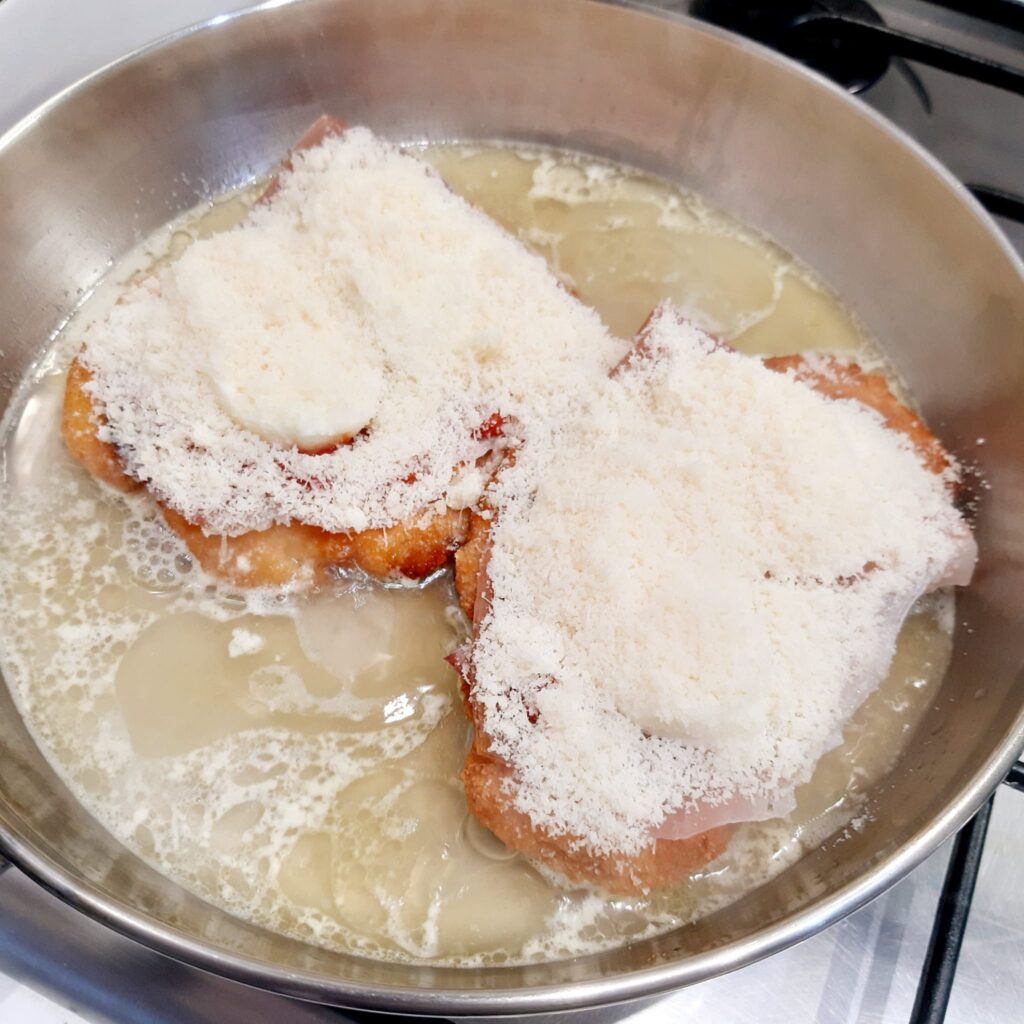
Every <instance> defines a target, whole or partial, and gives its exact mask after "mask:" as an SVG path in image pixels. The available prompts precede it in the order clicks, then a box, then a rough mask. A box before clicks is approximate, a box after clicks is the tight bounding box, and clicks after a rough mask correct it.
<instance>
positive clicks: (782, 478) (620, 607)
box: [473, 313, 973, 853]
mask: <svg viewBox="0 0 1024 1024" xmlns="http://www.w3.org/2000/svg"><path fill="white" fill-rule="evenodd" d="M648 345H649V346H650V349H651V355H650V356H648V357H645V358H641V359H638V360H635V361H634V362H633V363H632V364H631V365H630V367H629V368H628V369H627V370H626V371H625V372H623V373H620V374H618V375H617V376H616V377H614V378H612V379H609V380H607V381H606V382H604V383H603V385H601V386H600V387H599V388H598V389H597V391H596V392H595V395H594V398H593V401H592V403H591V405H590V407H589V409H588V410H587V411H586V412H585V413H584V414H582V415H580V416H579V417H577V418H576V419H575V420H574V421H573V422H572V423H571V424H568V425H567V426H565V427H564V428H563V429H562V430H561V431H560V432H556V433H555V434H553V435H552V438H551V442H550V443H549V444H547V445H543V444H534V443H530V444H527V445H526V446H524V447H523V448H522V449H521V450H520V451H519V452H518V453H517V459H516V462H515V464H514V465H513V466H512V467H511V468H510V469H509V470H507V471H506V472H505V473H504V474H503V475H502V478H501V480H500V481H499V483H498V484H497V486H496V488H495V494H494V496H493V501H494V503H495V505H496V506H497V507H498V508H499V510H500V514H499V517H498V519H497V520H496V525H495V526H494V528H493V531H492V534H491V540H492V547H491V551H490V556H489V563H488V573H489V576H490V580H491V584H492V586H493V598H492V605H491V609H490V612H489V614H488V616H487V617H486V618H485V619H484V621H483V624H482V626H481V628H480V631H479V635H478V637H477V639H476V642H475V645H474V651H473V666H474V677H475V689H474V698H475V699H476V700H477V701H479V702H480V704H481V706H482V708H483V709H484V723H485V727H486V729H487V731H488V733H489V734H490V736H491V739H492V744H491V749H492V750H493V752H494V753H496V754H497V755H499V756H500V757H502V758H504V759H505V760H506V761H507V762H508V763H509V764H511V765H512V767H513V769H514V771H515V775H516V782H515V803H516V806H517V807H518V808H519V810H521V811H523V812H524V813H526V814H527V815H529V817H530V818H531V820H532V821H533V822H534V823H536V824H538V825H540V826H542V827H544V828H546V829H547V830H548V831H549V832H551V833H552V834H555V835H561V834H572V835H575V836H577V837H580V840H581V841H582V842H583V843H584V844H585V845H586V846H587V847H588V848H590V849H591V850H592V851H595V852H597V853H608V852H612V851H623V852H635V851H637V850H638V849H640V848H641V847H642V846H644V845H646V844H647V843H649V842H650V839H651V836H652V835H655V834H661V835H666V836H671V837H673V838H684V837H685V836H686V835H689V834H694V833H696V832H699V831H703V830H704V829H706V828H708V827H710V826H711V825H714V824H718V823H724V822H726V821H731V820H741V819H743V818H756V817H760V818H764V817H772V816H774V815H775V814H778V813H781V812H783V811H785V810H786V809H788V807H789V806H791V802H792V791H793V787H794V786H795V785H796V784H798V783H800V782H802V781H804V780H806V779H807V778H808V777H809V775H810V773H811V770H812V768H813V766H814V764H815V762H816V761H817V760H818V759H819V757H820V756H821V755H822V754H823V753H824V752H825V751H826V750H827V749H829V748H830V747H832V746H834V745H835V744H836V743H837V742H838V740H839V738H840V732H841V729H842V726H843V724H844V721H845V719H846V718H847V717H848V715H849V714H850V713H851V712H852V711H853V709H854V708H855V707H856V706H857V705H859V704H860V703H861V702H862V700H863V699H864V697H865V696H866V695H867V694H868V693H869V692H870V691H871V690H872V689H873V688H874V687H875V686H877V684H878V683H879V682H880V681H881V679H882V678H883V677H884V675H885V673H886V671H887V669H888V666H889V662H890V660H891V658H892V653H893V650H894V645H895V641H896V636H897V634H898V631H899V628H900V625H901V624H902V621H903V619H904V617H905V615H906V613H907V611H908V610H909V608H910V606H911V604H912V603H913V602H914V601H915V600H916V599H917V598H918V597H919V596H920V595H921V594H922V593H923V592H924V591H925V590H927V589H928V588H929V587H931V586H932V585H933V584H934V583H936V582H937V581H939V580H942V579H943V578H944V577H946V576H947V574H948V573H949V572H950V570H951V569H954V568H955V567H957V566H959V565H960V564H961V563H962V562H963V556H964V551H965V548H967V549H969V553H970V554H971V558H970V561H971V564H973V549H972V548H971V544H972V542H971V539H970V533H969V531H968V529H967V527H966V525H965V523H964V522H963V520H962V519H961V518H960V516H959V514H958V513H957V511H956V510H955V508H954V507H953V505H952V503H951V501H950V498H949V494H948V491H947V486H946V484H947V482H946V480H944V479H943V478H941V477H939V476H936V475H934V474H933V473H931V472H929V471H928V470H927V469H926V468H925V467H924V466H923V465H922V464H921V462H920V460H919V458H918V456H917V454H916V453H915V452H914V450H913V449H912V447H911V446H910V444H909V442H907V441H906V440H905V439H904V438H903V436H902V435H898V434H896V433H893V432H891V431H889V430H887V429H885V427H884V426H883V424H882V421H881V418H880V417H879V416H878V415H877V414H875V413H874V412H873V411H871V410H868V409H867V408H865V407H864V406H861V405H860V404H858V403H855V402H845V401H838V402H837V401H830V400H827V399H825V398H824V397H822V396H821V395H819V394H818V393H817V392H815V391H813V390H811V389H810V388H809V387H807V386H806V385H805V384H802V383H800V382H798V381H796V380H794V379H792V378H790V377H787V376H785V375H780V374H776V373H772V372H771V371H769V370H768V369H766V368H765V367H764V366H763V365H762V364H761V363H760V362H759V361H757V360H753V359H750V358H749V357H745V356H741V355H739V354H737V353H734V352H732V351H730V350H726V349H718V348H716V346H715V343H714V342H713V341H712V339H710V338H709V337H708V336H707V335H705V334H703V333H702V332H700V331H699V330H698V329H697V328H695V327H693V326H690V325H685V324H681V323H679V322H678V321H677V318H676V317H675V316H674V315H665V314H664V313H663V314H662V315H661V316H659V317H658V318H657V319H656V321H655V324H654V328H653V331H652V333H651V335H650V337H649V339H648ZM869 565H870V566H873V568H870V569H869V570H868V569H866V567H867V566H869ZM531 718H532V719H535V721H531Z"/></svg>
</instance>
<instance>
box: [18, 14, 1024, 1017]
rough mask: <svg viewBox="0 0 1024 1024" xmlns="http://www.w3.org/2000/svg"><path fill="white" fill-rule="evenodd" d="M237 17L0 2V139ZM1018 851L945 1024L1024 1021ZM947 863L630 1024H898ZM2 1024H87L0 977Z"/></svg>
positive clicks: (972, 933) (992, 858)
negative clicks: (216, 20) (120, 67)
mask: <svg viewBox="0 0 1024 1024" xmlns="http://www.w3.org/2000/svg"><path fill="white" fill-rule="evenodd" d="M509 2H511V0H509ZM663 2H664V0H663ZM244 6H248V4H246V3H245V2H244V0H0V133H2V132H3V131H4V130H6V129H7V128H8V127H10V126H11V125H12V124H14V123H15V122H16V121H17V120H19V119H20V118H21V117H23V116H25V115H26V114H28V113H30V112H31V111H32V110H33V109H34V108H35V107H36V106H38V105H39V104H40V103H42V102H43V101H45V100H46V99H48V98H49V97H50V96H52V95H53V94H54V93H56V92H58V91H59V90H61V89H63V88H65V87H66V86H67V85H69V84H70V83H71V82H73V81H75V80H77V79H78V78H79V77H81V76H82V75H84V74H87V73H89V72H91V71H93V70H95V69H96V68H99V67H101V66H102V65H104V64H106V63H108V62H109V61H111V60H113V59H115V58H117V57H119V56H121V55H122V54H124V53H127V52H128V51H130V50H132V49H135V48H136V47H138V46H141V45H143V44H145V43H148V42H150V41H152V40H154V39H157V38H159V37H160V36H162V35H165V34H167V33H169V32H172V31H174V30H176V29H179V28H182V27H185V26H187V25H190V24H194V23H196V22H199V21H203V20H206V19H208V18H211V17H214V16H216V15H218V14H223V13H226V12H228V11H231V10H236V9H239V8H241V7H244ZM1008 130H1009V126H1008ZM1021 849H1024V795H1021V794H1016V793H1010V792H1003V793H1001V794H1000V796H999V797H998V799H997V803H996V811H995V814H994V816H993V821H992V826H991V830H990V834H989V841H988V845H987V848H986V856H985V859H984V861H983V864H982V872H981V878H980V881H979V886H978V892H977V895H976V898H975V903H974V908H973V911H972V915H971V919H970V925H969V927H968V931H967V938H966V942H965V946H964V952H963V956H962V958H961V963H960V967H959V970H958V974H957V982H956V986H955V988H954V992H953V998H952V1001H951V1003H950V1009H949V1014H948V1017H947V1021H948V1024H974V1022H1004V1021H1005V1022H1007V1024H1009V1022H1010V1021H1014V1020H1020V1019H1022V1013H1024V1011H1022V1009H1021V1007H1022V1006H1024V885H1021V880H1020V876H1019V874H1018V873H1017V871H1016V869H1017V868H1018V866H1019V864H1018V853H1019V851H1020V850H1021ZM947 855H948V850H947V849H945V848H944V849H943V850H941V851H940V852H938V853H936V854H935V855H934V856H933V857H932V858H931V859H930V860H929V861H927V862H926V863H925V864H924V865H923V866H922V867H921V868H919V869H918V870H917V871H915V872H914V873H913V874H912V875H910V877H908V878H907V879H905V880H904V881H903V882H901V883H900V884H899V885H897V886H896V887H895V888H894V889H892V890H890V892H889V893H887V894H886V895H885V896H883V897H882V898H880V899H879V900H877V901H876V902H875V903H873V904H872V905H870V906H868V907H866V908H864V909H863V910H861V911H859V912H858V913H856V914H854V915H852V916H851V917H849V918H847V919H846V920H845V921H842V922H841V923H839V924H838V925H835V926H834V927H832V928H831V929H829V930H828V931H826V932H824V933H822V934H821V935H819V936H817V937H815V938H813V939H811V940H809V941H807V942H805V943H803V944H801V945H800V946H798V947H795V948H793V949H791V950H788V951H786V952H784V953H781V954H778V955H777V956H774V957H772V958H771V959H770V960H767V961H763V962H762V963H760V964H755V965H754V966H752V967H749V968H747V969H745V970H743V971H740V972H738V973H736V974H733V975H730V976H728V977H726V978H720V979H716V980H715V981H712V982H708V983H706V984H704V985H700V986H697V987H695V988H692V989H688V990H686V991H684V992H680V993H677V994H676V995H674V996H671V997H669V998H667V999H665V1000H663V1001H661V1002H659V1003H657V1004H655V1005H653V1006H651V1007H648V1008H647V1009H644V1010H641V1011H639V1012H638V1013H637V1015H636V1016H635V1017H632V1018H630V1021H629V1024H668V1022H676V1021H681V1020H688V1019H693V1020H701V1019H708V1020H713V1021H714V1022H715V1024H751V1022H753V1024H902V1022H904V1021H906V1020H907V1019H908V1016H909V1013H910V1009H911V1006H912V1004H913V999H914V993H915V991H916V985H917V976H918V973H919V971H920V967H921V961H922V958H923V955H924V950H925V947H926V944H927V940H928V936H929V933H930V930H931V926H932V921H933V918H934V913H935V901H936V898H937V896H938V893H939V889H940V887H941V884H942V878H943V874H944V870H945V863H946V858H947ZM54 967H55V969H57V970H59V965H57V964H55V965H54ZM0 1022H2V1024H85V1021H84V1019H83V1018H82V1017H80V1016H78V1015H77V1014H75V1013H73V1012H71V1011H70V1010H67V1009H64V1008H62V1007H61V1006H59V1005H57V1004H55V1003H53V1002H50V1001H48V1000H46V999H44V998H43V997H41V996H39V995H37V994H35V993H34V992H32V991H31V990H29V989H28V988H25V987H24V986H22V985H19V984H17V983H16V982H15V981H13V980H12V979H10V978H7V977H5V976H4V975H2V974H0Z"/></svg>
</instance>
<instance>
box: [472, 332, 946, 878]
mask: <svg viewBox="0 0 1024 1024" xmlns="http://www.w3.org/2000/svg"><path fill="white" fill-rule="evenodd" d="M647 326H648V325H647V324H645V325H644V328H642V329H641V331H640V333H639V334H638V336H637V343H636V345H635V347H634V349H633V351H632V352H631V353H630V355H629V356H627V358H626V360H624V361H623V364H621V365H620V367H618V368H616V371H613V372H619V371H621V369H622V368H623V367H624V366H625V365H628V363H629V362H630V361H632V360H633V359H636V358H638V357H639V358H644V357H646V356H647V354H648V349H647V345H646V334H645V328H646V327H647ZM765 366H766V367H768V369H770V370H773V371H775V372H776V373H789V372H792V373H793V375H794V376H795V377H796V379H797V380H801V381H803V382H804V383H806V384H807V385H808V386H809V387H813V388H814V389H815V390H817V391H819V392H820V393H821V394H823V395H825V396H826V397H828V398H833V399H850V400H853V401H858V402H861V403H862V404H863V405H866V406H868V407H869V408H871V409H874V410H875V411H876V412H878V413H879V414H880V415H881V416H882V417H883V418H884V420H885V423H886V425H887V426H888V427H889V429H891V430H895V431H897V432H899V433H901V434H905V435H906V436H907V437H908V438H909V439H910V441H911V442H912V443H913V445H914V447H915V448H916V449H917V451H918V453H919V455H920V456H921V460H922V462H923V463H924V464H925V465H926V466H927V467H928V468H929V469H930V470H932V471H933V472H935V473H941V472H943V471H944V470H945V469H946V468H947V466H948V465H949V464H950V459H949V456H948V454H947V453H946V451H945V449H944V448H943V447H942V444H941V442H940V441H939V440H938V439H937V438H936V437H935V435H934V434H932V433H931V431H929V430H928V428H927V427H926V426H925V425H924V423H923V422H922V421H921V419H920V418H919V417H918V416H916V415H915V414H914V413H913V412H912V411H911V410H910V409H908V408H907V407H906V406H905V405H904V404H903V403H902V402H900V401H899V399H897V398H896V396H895V395H893V393H892V391H890V389H889V386H888V384H887V383H886V381H885V378H884V377H882V376H881V375H880V374H872V373H865V372H864V371H863V370H862V369H861V368H860V367H859V366H856V365H855V364H849V363H844V362H842V361H841V360H839V359H834V358H831V357H822V356H816V357H815V359H814V360H813V361H808V360H806V359H804V358H803V357H802V356H778V357H775V358H772V359H766V360H765ZM492 522H493V519H488V518H484V517H482V516H479V515H477V514H475V513H474V514H473V515H472V518H471V520H470V524H469V530H468V535H467V541H466V543H465V544H464V545H463V546H462V547H461V548H460V549H459V550H458V551H457V552H456V554H455V587H456V591H457V592H458V596H459V604H460V606H461V608H462V610H463V611H464V612H465V613H466V615H467V616H468V617H469V618H470V620H471V621H472V622H473V623H474V625H479V622H480V620H481V619H482V618H483V616H484V615H485V614H486V610H487V607H488V594H487V587H488V580H487V572H486V569H487V552H488V549H489V543H490V541H489V535H490V530H491V525H492ZM468 660H469V661H471V657H470V658H469V659H468ZM462 675H463V685H462V696H463V703H464V705H465V708H466V712H467V714H468V715H469V717H470V718H471V719H472V720H473V724H474V738H473V745H472V747H471V748H470V751H469V753H468V755H467V756H466V761H465V763H464V765H463V768H462V782H463V785H464V786H465V790H466V801H467V803H468V805H469V809H470V811H471V813H472V814H473V815H474V816H475V817H476V818H477V819H478V820H479V821H480V822H481V823H482V824H483V825H485V826H486V827H487V828H489V829H490V830H491V831H492V832H493V833H494V834H495V835H496V836H497V837H498V838H499V839H500V840H501V841H502V842H503V843H505V845H506V846H508V847H510V848H512V849H515V850H519V851H520V852H521V853H523V854H524V855H525V856H526V857H528V858H530V859H531V860H533V861H536V862H537V863H539V864H542V865H544V866H545V867H548V868H550V869H552V870H554V871H556V872H557V873H558V874H560V875H562V876H564V877H565V878H567V879H569V881H571V882H582V883H591V884H594V885H597V886H600V887H601V888H602V889H604V890H606V891H607V892H610V893H616V894H623V895H634V894H637V893H642V892H646V891H648V890H650V889H656V888H661V887H663V886H667V885H671V884H673V883H674V882H677V881H679V880H680V879H681V878H683V877H684V876H686V875H688V874H690V873H691V872H693V871H695V870H696V869H698V868H700V867H701V866H702V865H704V864H706V863H708V862H710V861H712V860H714V859H715V858H716V857H718V856H720V855H721V854H722V853H723V852H724V850H725V848H726V846H727V845H728V842H729V836H730V834H731V832H732V829H733V826H728V825H727V826H722V827H719V828H714V829H711V830H710V831H708V832H703V833H701V834H699V835H696V836H692V837H690V838H688V839H657V840H654V841H653V842H652V843H651V844H650V845H648V846H646V847H644V849H642V850H641V851H640V852H639V853H636V854H633V855H624V854H614V855H605V856H598V855H595V854H593V853H591V852H590V851H588V850H587V849H586V847H585V845H584V844H583V843H581V842H580V839H579V837H577V836H572V835H559V836H555V835H552V834H551V833H549V832H548V831H546V830H545V829H543V828H541V827H539V826H537V825H535V824H534V823H533V822H532V821H531V820H530V818H529V817H528V816H527V815H525V814H523V813H522V812H521V811H519V810H518V809H517V808H516V807H515V774H514V771H513V769H512V768H511V767H510V766H509V765H508V764H507V763H506V762H505V761H504V760H502V759H501V758H500V757H498V756H497V755H495V754H493V753H492V752H491V751H490V749H489V748H490V738H489V736H488V734H487V731H486V728H485V726H484V723H483V715H482V713H481V710H480V709H479V708H478V707H477V706H476V704H475V702H474V701H473V693H472V690H473V687H472V668H471V665H470V666H468V667H466V668H464V669H463V670H462Z"/></svg>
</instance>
